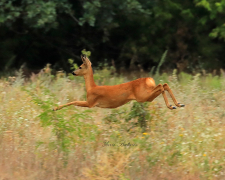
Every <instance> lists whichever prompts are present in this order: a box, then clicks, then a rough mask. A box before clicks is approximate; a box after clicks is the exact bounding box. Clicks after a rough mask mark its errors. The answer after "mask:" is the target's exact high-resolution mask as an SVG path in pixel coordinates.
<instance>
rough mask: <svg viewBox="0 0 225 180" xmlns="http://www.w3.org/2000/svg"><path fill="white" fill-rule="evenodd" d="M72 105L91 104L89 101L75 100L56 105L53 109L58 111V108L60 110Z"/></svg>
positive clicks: (86, 105) (83, 105)
mask: <svg viewBox="0 0 225 180" xmlns="http://www.w3.org/2000/svg"><path fill="white" fill-rule="evenodd" d="M70 105H74V106H81V107H90V105H89V104H88V102H87V101H73V102H70V103H67V104H63V105H60V106H58V107H55V108H54V109H53V111H56V110H60V109H62V108H64V107H66V106H70Z"/></svg>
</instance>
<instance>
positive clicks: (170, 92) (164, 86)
mask: <svg viewBox="0 0 225 180" xmlns="http://www.w3.org/2000/svg"><path fill="white" fill-rule="evenodd" d="M163 88H164V90H166V91H168V92H169V94H170V96H171V98H172V99H173V102H174V104H175V105H176V106H177V107H184V106H185V105H184V104H181V103H178V102H177V100H176V98H175V96H174V95H173V92H172V90H171V89H170V87H169V85H168V84H167V83H165V84H163Z"/></svg>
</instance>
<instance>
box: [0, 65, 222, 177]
mask: <svg viewBox="0 0 225 180" xmlns="http://www.w3.org/2000/svg"><path fill="white" fill-rule="evenodd" d="M148 76H149V74H148V73H143V74H141V77H148ZM153 77H154V78H155V80H156V83H162V84H163V83H168V84H169V86H170V88H171V89H172V91H173V93H174V95H175V97H176V99H177V100H178V102H181V103H183V104H185V105H186V106H185V107H184V108H177V109H175V110H169V109H168V108H167V107H166V105H165V103H164V99H163V97H162V95H160V96H159V97H157V98H156V99H155V100H154V101H153V102H148V103H142V104H139V103H137V102H135V101H132V102H129V103H127V104H126V105H124V106H121V107H119V108H116V109H101V108H97V107H95V108H84V107H75V106H70V107H66V108H64V109H62V110H59V111H55V112H54V111H52V109H53V107H55V106H57V105H59V104H64V103H67V102H70V101H74V100H85V97H86V91H85V84H84V79H83V77H74V76H72V75H71V74H68V75H66V74H65V73H63V72H57V73H56V74H55V75H52V73H51V71H50V69H48V68H45V70H43V71H41V72H40V73H39V74H36V75H35V74H33V75H32V76H31V77H30V78H28V79H26V78H24V77H23V72H22V70H20V71H18V72H17V73H16V76H15V78H13V77H8V76H5V77H2V78H1V79H0V101H1V106H0V179H1V180H11V179H17V180H19V179H21V180H25V179H29V180H37V179H38V180H39V179H60V180H61V179H66V180H69V179H73V180H74V179H79V180H80V179H84V180H92V179H93V180H105V179H109V180H112V179H118V180H146V179H151V180H158V179H160V180H161V179H162V180H176V179H179V180H189V179H190V180H192V179H193V180H198V179H199V180H201V179H204V180H205V179H225V143H224V142H225V111H224V109H225V87H224V84H225V77H223V76H222V75H221V76H212V75H211V74H204V75H201V74H196V75H194V76H192V75H189V74H186V73H180V74H177V73H176V70H174V72H173V73H172V74H165V73H164V74H161V75H159V74H158V75H154V76H153ZM94 78H95V82H96V84H98V85H103V84H105V85H114V84H120V83H123V82H127V81H130V80H133V79H136V78H137V77H135V76H132V75H131V76H130V77H129V78H128V77H126V76H122V75H121V76H119V75H115V74H114V75H111V70H110V69H107V68H103V69H101V70H96V71H95V74H94ZM167 96H168V99H169V101H170V103H171V104H173V101H172V99H171V98H170V97H169V94H167Z"/></svg>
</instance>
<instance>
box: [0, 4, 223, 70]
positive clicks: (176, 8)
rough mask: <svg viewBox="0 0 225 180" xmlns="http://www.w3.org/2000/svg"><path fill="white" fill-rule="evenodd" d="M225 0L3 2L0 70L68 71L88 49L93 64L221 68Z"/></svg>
mask: <svg viewBox="0 0 225 180" xmlns="http://www.w3.org/2000/svg"><path fill="white" fill-rule="evenodd" d="M224 10H225V1H223V0H218V1H215V0H194V1H191V0H185V1H184V0H173V1H172V0H123V1H121V0H75V1H74V0H60V1H58V0H1V1H0V39H1V41H0V59H1V60H0V70H1V71H7V70H10V69H13V68H19V67H20V66H21V65H22V64H24V63H26V66H27V67H28V68H30V69H39V68H43V66H44V65H46V64H47V63H50V64H52V65H53V68H56V69H57V68H62V69H64V70H67V71H68V70H69V66H68V59H69V58H72V59H74V61H75V62H77V63H79V64H80V63H81V61H80V57H79V55H80V54H81V51H82V50H84V49H86V50H87V51H90V52H91V60H92V64H93V65H94V66H96V65H98V64H99V63H102V62H108V63H111V61H112V60H113V61H114V62H115V66H116V67H117V68H119V67H122V66H123V67H126V68H128V67H130V66H131V65H134V66H137V65H139V66H141V67H142V68H143V69H144V70H149V69H151V68H152V67H153V66H157V65H158V64H159V62H160V58H161V57H162V55H163V53H164V52H165V51H166V50H167V52H168V53H167V57H166V61H165V62H164V64H163V65H162V69H164V70H165V71H166V70H170V69H174V68H177V69H178V70H179V71H187V72H195V71H199V70H202V69H205V70H208V71H211V70H213V69H219V68H225V61H224V57H225V51H224V48H225V43H224V40H225V21H224V16H225V11H224Z"/></svg>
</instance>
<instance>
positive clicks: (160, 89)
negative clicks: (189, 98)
mask: <svg viewBox="0 0 225 180" xmlns="http://www.w3.org/2000/svg"><path fill="white" fill-rule="evenodd" d="M160 94H162V95H163V98H164V100H165V103H166V106H167V107H168V108H169V109H176V107H175V106H172V105H170V104H169V102H168V99H167V96H166V93H165V91H164V88H163V85H162V84H159V85H157V86H156V87H155V88H154V89H153V90H152V91H151V93H150V95H149V96H148V99H147V101H149V102H151V101H153V100H154V99H155V98H156V97H157V96H159V95H160Z"/></svg>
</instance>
